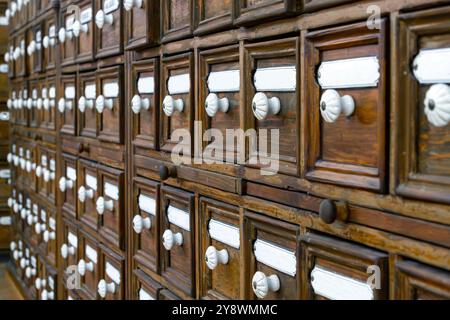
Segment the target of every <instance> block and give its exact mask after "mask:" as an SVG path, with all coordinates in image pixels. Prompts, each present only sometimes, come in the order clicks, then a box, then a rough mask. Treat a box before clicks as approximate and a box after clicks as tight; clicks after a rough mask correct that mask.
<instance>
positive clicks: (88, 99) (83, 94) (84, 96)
mask: <svg viewBox="0 0 450 320" xmlns="http://www.w3.org/2000/svg"><path fill="white" fill-rule="evenodd" d="M95 74H96V73H95V72H87V73H80V74H79V76H78V96H79V99H78V113H77V115H78V132H79V135H80V136H83V137H90V138H96V137H97V134H98V132H97V130H98V129H97V123H98V117H97V112H96V110H95V99H96V98H97V85H96V77H95Z"/></svg>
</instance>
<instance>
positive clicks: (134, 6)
mask: <svg viewBox="0 0 450 320" xmlns="http://www.w3.org/2000/svg"><path fill="white" fill-rule="evenodd" d="M138 3H139V1H133V2H131V1H128V2H127V3H126V4H124V8H125V25H126V26H128V28H126V30H125V43H126V49H135V48H139V47H143V46H149V45H156V44H158V42H159V19H160V17H159V15H160V12H161V11H160V1H141V3H140V6H139V4H138Z"/></svg>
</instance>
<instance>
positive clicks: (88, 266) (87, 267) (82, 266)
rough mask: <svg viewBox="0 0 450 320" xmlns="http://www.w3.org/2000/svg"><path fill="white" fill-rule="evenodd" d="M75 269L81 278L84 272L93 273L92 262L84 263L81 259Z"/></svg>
mask: <svg viewBox="0 0 450 320" xmlns="http://www.w3.org/2000/svg"><path fill="white" fill-rule="evenodd" d="M77 269H78V273H79V274H80V275H81V276H84V275H85V274H86V271H90V272H92V271H94V263H93V262H92V261H89V262H86V261H84V260H83V259H81V260H80V261H79V262H78V265H77Z"/></svg>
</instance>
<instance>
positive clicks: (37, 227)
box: [34, 223, 45, 234]
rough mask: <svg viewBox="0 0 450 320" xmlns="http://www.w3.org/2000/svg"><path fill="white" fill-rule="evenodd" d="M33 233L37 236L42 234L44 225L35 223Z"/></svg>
mask: <svg viewBox="0 0 450 320" xmlns="http://www.w3.org/2000/svg"><path fill="white" fill-rule="evenodd" d="M34 231H35V232H36V233H37V234H41V233H43V232H44V231H45V224H43V223H36V224H35V225H34Z"/></svg>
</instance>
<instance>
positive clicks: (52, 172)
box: [43, 149, 57, 205]
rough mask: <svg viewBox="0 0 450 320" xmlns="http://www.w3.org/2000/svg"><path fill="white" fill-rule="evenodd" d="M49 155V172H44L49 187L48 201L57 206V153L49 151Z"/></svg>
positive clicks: (47, 189)
mask: <svg viewBox="0 0 450 320" xmlns="http://www.w3.org/2000/svg"><path fill="white" fill-rule="evenodd" d="M47 155H48V160H49V162H48V168H47V170H44V172H43V178H44V179H43V180H44V182H45V183H46V185H47V187H46V191H47V199H48V200H49V201H50V202H51V203H52V204H53V205H56V196H55V195H56V185H57V184H56V152H55V151H54V150H50V149H48V150H47ZM47 177H48V178H47Z"/></svg>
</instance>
